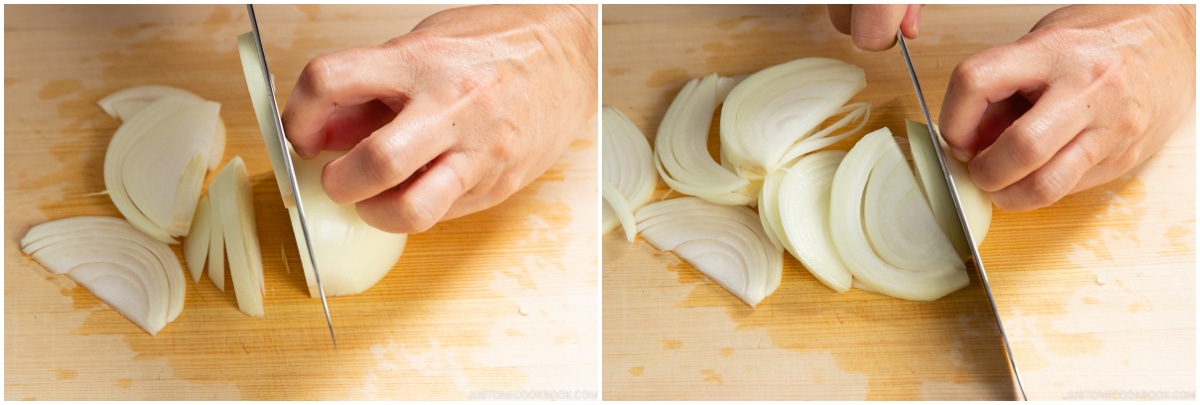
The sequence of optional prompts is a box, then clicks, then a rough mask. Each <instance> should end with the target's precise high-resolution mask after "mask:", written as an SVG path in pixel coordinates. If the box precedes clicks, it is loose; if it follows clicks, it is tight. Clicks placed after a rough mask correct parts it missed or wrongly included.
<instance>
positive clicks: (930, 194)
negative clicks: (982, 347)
mask: <svg viewBox="0 0 1200 405" xmlns="http://www.w3.org/2000/svg"><path fill="white" fill-rule="evenodd" d="M905 124H906V126H907V129H908V142H909V144H910V145H911V148H912V156H913V163H914V165H915V166H916V172H917V182H918V183H919V184H920V185H921V187H922V189H924V190H925V196H926V197H927V199H928V202H929V205H930V207H931V208H932V209H933V214H934V216H935V217H937V221H938V226H939V227H941V229H942V231H943V232H945V233H946V236H947V237H949V238H950V242H952V243H953V244H954V249H955V250H956V251H958V254H959V257H960V258H962V259H963V260H966V259H969V258H970V257H971V248H970V247H968V246H967V242H966V240H967V237H966V234H964V233H963V230H962V225H961V224H960V223H959V219H958V214H957V212H956V211H955V210H954V200H953V199H951V197H950V189H949V187H947V186H946V178H945V176H943V175H942V167H941V164H940V163H938V157H937V151H935V150H934V149H933V138H932V137H931V136H930V134H929V127H927V126H926V125H925V124H921V123H917V122H914V121H912V120H905ZM938 140H939V141H940V142H939V143H940V144H941V147H942V150H945V149H946V143H945V141H944V140H942V139H941V138H940V137H939V138H938ZM947 157H949V155H947ZM946 167H947V169H949V171H950V175H951V176H952V177H953V178H954V185H955V189H957V190H958V199H959V203H961V204H962V209H963V214H965V215H964V216H965V217H966V218H967V225H968V226H970V227H971V236H972V237H974V238H975V240H974V242H975V246H976V247H978V246H979V244H980V243H983V239H984V238H985V237H987V233H988V229H989V228H990V227H991V224H992V197H991V195H990V194H989V193H988V192H987V191H984V190H983V189H981V188H979V186H977V185H975V181H974V180H971V175H970V173H969V172H968V171H967V165H966V164H963V162H960V161H958V159H954V158H947V159H946Z"/></svg>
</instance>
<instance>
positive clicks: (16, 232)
mask: <svg viewBox="0 0 1200 405" xmlns="http://www.w3.org/2000/svg"><path fill="white" fill-rule="evenodd" d="M448 7H449V6H317V5H304V6H260V7H258V8H257V10H256V11H257V14H258V18H259V24H260V27H261V28H262V30H263V37H264V42H265V48H266V54H267V58H268V60H269V62H270V64H271V70H272V72H273V73H275V74H276V75H277V76H276V85H277V88H278V90H279V95H280V99H281V101H282V100H284V99H286V98H287V95H288V94H289V93H290V89H291V84H292V83H295V80H296V77H297V75H298V74H299V72H300V70H301V68H302V67H303V66H304V64H305V63H307V62H308V61H309V60H311V59H312V58H314V57H316V56H318V55H321V54H324V53H328V52H332V51H335V50H339V49H344V48H349V47H356V46H369V45H376V44H379V43H382V42H384V41H386V40H388V39H391V38H393V37H395V36H398V35H401V34H403V33H405V32H408V31H409V30H410V29H411V28H412V27H413V26H414V25H415V24H416V23H417V22H419V21H420V20H421V19H423V18H425V17H427V16H429V15H431V14H432V13H434V12H435V11H437V10H441V9H445V8H448ZM4 17H5V44H4V45H5V56H6V62H5V78H4V79H5V86H4V96H5V108H4V112H5V115H4V146H5V151H4V159H5V162H4V192H5V197H4V198H5V200H4V208H5V214H4V218H5V224H4V250H5V267H4V269H5V271H4V282H5V287H4V303H5V306H4V321H5V322H4V349H5V353H4V354H5V356H4V368H5V370H4V371H5V373H4V385H5V399H9V400H21V399H42V400H46V399H377V398H378V399H386V398H424V399H467V398H468V397H469V396H470V395H471V394H472V393H479V392H480V391H482V390H566V391H569V392H576V391H578V392H580V393H582V394H583V395H587V393H589V392H590V393H591V395H592V396H593V397H594V395H595V393H596V391H597V387H596V382H597V380H598V369H599V367H598V364H597V363H598V358H599V357H598V350H599V347H598V346H599V345H598V338H597V336H598V332H599V331H598V326H597V325H598V301H599V294H598V287H597V283H598V280H597V266H598V252H597V249H596V246H597V245H598V243H599V242H598V236H597V232H596V229H597V214H596V211H597V210H596V208H597V206H596V201H597V198H598V193H597V192H596V183H597V182H596V176H597V174H596V173H597V168H598V162H597V155H598V150H597V147H596V133H595V130H594V129H592V130H588V131H586V132H585V133H580V134H577V137H576V139H575V140H574V141H573V142H572V144H571V147H570V148H569V150H568V151H567V152H566V154H565V155H564V156H563V157H562V158H561V159H560V160H559V161H558V162H557V163H556V164H555V165H554V166H553V167H552V168H551V169H550V170H549V171H548V172H547V173H546V174H544V175H543V176H542V177H540V178H539V179H538V180H537V181H536V182H535V183H533V184H532V185H531V186H529V187H527V188H526V189H524V190H522V191H521V192H519V193H518V194H516V195H515V196H514V197H512V198H511V199H509V200H508V201H506V202H505V203H503V204H501V205H499V206H497V207H495V208H494V209H491V210H488V211H485V212H483V213H479V214H475V215H470V216H467V217H464V218H461V219H458V220H454V221H449V222H446V223H442V224H439V225H437V226H435V227H434V228H433V229H431V230H429V231H428V232H425V233H422V234H417V235H411V236H410V238H409V241H408V246H407V248H406V250H405V252H404V256H403V257H402V259H401V260H400V262H399V263H398V264H397V265H396V267H395V268H394V269H392V271H391V272H390V273H389V274H388V275H387V276H386V277H384V279H383V280H382V281H380V282H379V284H377V285H375V286H374V287H373V288H371V289H370V290H368V291H367V292H365V293H363V294H359V295H355V296H350V297H336V298H332V299H331V300H330V311H331V313H332V316H333V320H334V323H335V327H336V329H337V332H338V341H339V347H340V350H339V351H338V352H334V351H333V350H332V348H331V347H330V344H329V336H328V334H327V332H326V330H325V320H324V317H323V316H322V312H321V304H320V301H319V300H314V299H310V298H308V296H307V290H306V288H305V283H304V277H303V274H302V272H300V271H299V263H300V262H299V256H298V254H297V250H296V247H295V244H294V243H295V242H294V240H293V238H292V231H291V228H290V223H289V221H288V219H287V214H286V211H284V209H283V207H282V205H281V203H280V201H279V192H278V190H277V189H276V186H275V182H274V180H273V177H272V174H271V169H270V164H269V162H268V159H267V155H266V150H265V148H264V147H263V145H262V138H261V135H260V134H259V132H258V126H257V122H256V121H255V118H254V114H253V111H252V109H251V108H250V101H249V97H248V94H247V90H246V87H245V82H244V80H243V76H242V71H241V64H240V62H239V59H238V56H237V51H236V36H237V35H238V34H241V33H243V32H247V31H249V29H250V27H249V22H248V21H247V19H246V17H245V9H244V7H243V6H241V5H222V6H6V7H5V16H4ZM141 84H165V85H172V86H178V87H182V88H185V89H188V90H191V91H194V92H196V93H198V94H199V95H201V96H203V97H205V98H208V99H212V100H216V101H218V102H220V103H221V104H222V111H221V116H222V117H223V118H224V120H225V122H226V124H227V130H228V144H227V148H226V152H225V160H228V159H230V158H232V157H233V156H234V155H240V156H242V158H243V159H245V161H246V165H247V168H248V170H249V173H250V177H251V182H252V184H253V187H254V198H255V209H256V215H257V226H258V230H259V237H260V240H261V245H262V248H263V257H264V265H265V268H266V270H265V273H266V285H267V292H266V297H265V311H266V317H265V318H261V319H256V318H250V317H247V316H245V315H243V314H241V313H240V312H238V310H237V306H236V303H235V298H234V294H233V292H232V291H230V290H229V289H227V290H226V292H224V293H222V292H220V291H218V290H217V289H216V288H215V287H214V286H213V285H212V284H211V283H210V282H209V281H208V280H207V276H206V277H204V279H202V280H201V282H200V283H199V284H194V285H193V284H189V285H188V287H187V301H186V307H185V309H184V311H183V313H182V315H181V316H180V317H179V318H178V319H177V320H176V321H175V322H173V323H171V324H169V325H168V326H167V327H166V328H165V329H164V330H163V331H161V332H160V333H159V334H158V336H157V337H151V336H150V335H148V334H146V333H145V332H143V331H142V330H141V329H139V328H137V327H136V326H135V325H133V324H132V323H131V322H129V321H128V320H126V319H124V318H123V317H121V315H119V314H117V313H116V312H115V311H113V310H111V309H110V308H108V307H107V306H105V305H104V304H102V303H101V302H99V301H98V300H97V299H95V298H94V297H92V296H91V295H90V294H89V293H87V292H86V291H85V290H84V289H82V288H81V287H78V286H77V285H75V284H74V283H73V282H72V281H71V280H70V279H68V278H66V277H63V276H54V275H52V274H50V273H49V272H47V271H46V270H45V269H43V268H41V266H39V265H37V264H36V263H34V262H33V261H31V260H30V259H29V258H28V257H27V256H25V255H24V254H22V253H21V252H20V250H19V248H18V241H19V240H20V238H21V237H22V236H23V235H24V234H25V232H26V231H27V230H28V229H29V228H30V227H31V226H33V225H34V224H37V223H41V222H43V221H47V220H50V219H56V218H62V217H69V216H75V215H110V216H118V215H119V213H118V212H117V211H116V209H115V208H114V207H113V205H112V203H111V202H110V201H109V200H108V199H107V197H104V196H89V195H88V194H89V193H94V192H97V191H101V190H103V188H104V182H103V175H102V170H101V169H100V168H101V166H102V160H103V156H104V151H105V148H106V146H107V144H108V140H109V138H110V137H111V135H112V133H113V132H114V131H115V130H116V128H117V126H118V125H119V122H118V121H116V120H114V119H111V118H109V117H107V116H106V115H104V113H103V112H102V111H101V110H100V109H99V107H97V106H96V104H95V102H96V100H98V99H99V98H101V97H103V96H104V95H106V94H109V93H111V92H113V91H116V90H119V89H122V88H125V87H129V86H134V85H141ZM212 175H213V174H210V178H211V177H212ZM176 250H177V253H178V249H176ZM285 259H286V260H288V261H289V263H290V265H291V269H292V271H291V272H290V273H289V272H287V271H285V267H284V262H283V260H285Z"/></svg>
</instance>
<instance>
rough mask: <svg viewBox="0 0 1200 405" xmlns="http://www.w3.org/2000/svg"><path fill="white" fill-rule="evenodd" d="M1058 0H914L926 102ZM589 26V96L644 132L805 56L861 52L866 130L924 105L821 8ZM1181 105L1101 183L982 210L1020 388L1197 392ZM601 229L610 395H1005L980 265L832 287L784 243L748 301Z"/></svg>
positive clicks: (1067, 392)
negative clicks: (964, 63) (894, 291)
mask: <svg viewBox="0 0 1200 405" xmlns="http://www.w3.org/2000/svg"><path fill="white" fill-rule="evenodd" d="M1053 9H1054V7H1050V6H939V5H931V6H927V7H925V9H924V12H923V15H922V19H921V27H920V28H921V36H920V38H919V39H916V40H913V41H910V42H909V48H910V51H911V52H912V56H913V60H914V63H915V65H916V69H917V72H918V73H919V75H920V79H921V83H922V85H923V86H924V88H925V89H926V94H925V96H926V97H927V98H928V101H929V103H930V105H931V106H932V110H933V111H932V112H933V114H934V117H933V118H934V120H935V121H936V120H937V118H938V117H937V114H938V112H939V109H940V108H939V107H940V106H941V104H942V98H943V96H944V92H945V88H946V86H947V83H948V81H949V77H950V73H951V71H952V70H953V68H954V66H955V65H956V64H957V63H958V62H959V61H960V60H962V59H963V58H965V57H967V56H969V55H971V54H973V53H976V52H979V51H982V50H984V49H987V48H989V47H993V46H998V45H1002V44H1005V43H1011V42H1012V41H1014V40H1016V39H1017V38H1019V37H1020V36H1021V35H1023V34H1024V33H1026V32H1028V30H1029V28H1030V27H1032V26H1033V24H1034V23H1036V22H1037V21H1038V20H1039V19H1040V18H1041V17H1042V16H1044V15H1045V14H1046V13H1048V12H1049V11H1051V10H1053ZM602 32H603V51H602V52H603V69H602V83H603V104H604V105H606V106H614V107H617V108H620V109H621V110H622V111H623V112H624V113H625V114H626V115H628V116H629V117H630V118H631V119H632V120H633V121H634V123H636V124H637V125H638V127H639V128H640V129H641V130H642V131H643V132H644V133H645V134H646V136H647V137H648V138H650V139H651V140H652V139H653V138H654V134H655V131H656V130H657V128H658V125H659V121H660V120H661V119H662V117H663V115H664V113H665V112H666V109H667V107H668V106H669V105H670V102H671V100H672V99H673V98H674V97H675V94H676V93H677V92H678V91H679V89H681V88H682V87H683V85H684V83H685V82H686V81H687V80H688V79H690V78H693V77H699V76H702V75H705V74H708V73H711V72H717V73H720V74H722V75H726V76H733V75H741V74H748V73H753V72H755V71H758V70H760V69H763V68H765V67H768V66H772V65H775V64H778V63H782V62H786V61H789V60H793V59H796V58H800V57H806V56H824V57H832V58H837V59H841V60H844V61H847V62H850V63H853V64H856V65H859V66H861V67H862V68H863V69H865V70H866V74H867V83H868V85H867V88H866V89H865V90H863V91H862V92H861V93H859V94H858V95H857V96H856V97H855V98H854V99H853V100H851V101H870V102H871V103H872V105H873V109H872V112H871V119H870V120H869V122H868V124H867V126H866V129H865V130H863V131H862V133H865V132H867V130H873V129H877V128H879V127H883V126H886V127H888V128H890V129H891V130H892V132H893V133H896V134H903V133H904V119H905V118H910V119H919V117H920V109H919V106H918V105H917V102H916V97H915V95H914V94H913V91H912V87H911V84H910V82H909V78H908V76H907V72H906V70H905V68H904V65H903V59H902V57H901V55H900V52H899V50H897V49H892V50H890V51H887V52H864V51H858V50H855V49H853V46H852V45H851V42H850V39H849V37H846V36H843V35H841V34H839V33H837V32H836V31H835V30H834V29H833V28H832V26H831V25H830V23H829V20H828V17H827V16H826V14H825V9H824V7H821V6H743V5H731V6H618V5H606V6H605V7H604V14H603V31H602ZM1190 121H1191V122H1192V123H1191V124H1190V125H1185V128H1182V129H1181V130H1180V131H1179V132H1178V133H1177V134H1175V135H1174V136H1173V137H1172V138H1171V140H1170V141H1169V142H1168V143H1167V145H1166V146H1164V147H1163V149H1162V150H1161V151H1159V152H1158V153H1157V154H1155V156H1153V157H1152V158H1150V159H1149V160H1148V161H1147V162H1146V163H1145V164H1143V165H1142V166H1141V167H1139V168H1137V169H1135V170H1133V171H1131V172H1130V173H1129V174H1127V175H1125V176H1123V177H1121V178H1119V179H1117V180H1116V181H1114V182H1112V183H1110V184H1108V185H1105V186H1103V187H1099V188H1096V189H1093V190H1090V191H1087V192H1083V193H1079V194H1076V195H1073V196H1070V197H1067V198H1065V199H1063V200H1062V201H1060V202H1059V203H1057V204H1055V205H1053V206H1051V207H1048V208H1043V209H1040V210H1035V211H1030V212H1021V213H1014V212H1004V211H999V210H997V211H996V213H995V216H994V218H993V220H992V227H991V232H990V233H989V234H988V235H987V239H986V240H985V241H984V242H983V245H982V247H981V249H982V251H981V255H982V256H983V258H984V261H985V263H986V265H987V270H988V275H989V278H990V280H991V283H992V284H991V285H992V290H993V292H994V294H995V298H996V304H997V306H998V307H999V310H1000V316H1001V318H1002V319H1003V320H1004V322H1005V326H1006V328H1007V331H1008V337H1009V339H1010V341H1011V343H1012V349H1013V352H1014V355H1015V357H1016V363H1017V364H1018V365H1019V367H1020V370H1021V372H1022V377H1023V379H1024V383H1025V390H1026V392H1027V393H1028V395H1029V397H1030V398H1032V399H1064V398H1073V399H1099V398H1106V399H1108V398H1126V399H1144V398H1175V399H1184V398H1189V399H1190V398H1194V397H1195V389H1196V386H1195V379H1196V375H1195V353H1196V352H1195V341H1196V335H1195V325H1196V311H1195V308H1196V291H1195V290H1196V288H1195V285H1196V276H1195V270H1196V262H1195V228H1196V226H1195V219H1196V218H1195V197H1196V190H1195V182H1196V178H1195V168H1196V167H1195V124H1194V121H1195V117H1194V115H1193V116H1191V117H1190ZM711 134H712V136H714V137H715V136H716V134H717V131H716V130H715V128H714V129H713V130H712V131H711ZM860 137H861V134H859V135H855V136H852V137H851V139H850V140H848V141H846V142H842V143H839V144H836V145H833V146H832V147H833V148H836V149H848V148H849V147H850V146H852V144H853V142H854V141H856V140H857V139H859V138H860ZM665 191H666V186H665V185H664V184H663V183H662V182H660V183H659V188H658V196H661V195H664V194H665ZM674 195H677V194H674ZM658 196H656V198H657V197H658ZM602 245H603V253H602V263H603V278H602V286H603V309H604V310H603V363H604V367H603V397H604V398H605V399H718V400H721V399H729V400H731V399H901V400H903V399H1013V398H1015V397H1016V394H1015V389H1014V383H1013V381H1012V379H1011V374H1010V371H1009V366H1008V362H1007V360H1006V358H1005V355H1004V349H1003V346H1002V345H1001V342H1000V339H999V334H998V332H997V331H996V329H995V326H994V323H993V322H994V321H993V316H992V313H991V310H990V308H989V306H988V301H987V298H986V297H985V295H984V291H983V288H982V287H981V285H980V282H979V278H978V276H977V275H976V274H972V275H971V284H970V285H969V286H968V287H966V288H964V289H962V290H960V291H957V292H955V293H953V294H950V295H949V296H946V297H944V298H942V299H940V300H938V301H935V302H928V303H922V302H908V301H902V300H898V299H893V298H889V297H885V296H881V295H877V294H871V293H866V292H863V291H860V290H852V291H849V292H846V293H843V294H838V293H835V292H833V291H831V290H829V289H828V288H826V287H824V286H823V285H821V284H820V283H819V282H817V281H816V279H815V278H813V277H812V276H811V275H810V274H809V273H808V272H807V271H806V270H805V269H804V268H803V267H802V266H801V265H800V264H799V262H798V261H796V260H795V259H794V258H792V257H791V256H787V257H786V258H785V263H784V274H783V282H782V285H781V286H780V287H779V290H778V291H776V292H775V294H774V295H772V296H770V297H768V298H767V299H765V300H764V301H763V302H762V303H761V304H759V305H758V307H757V308H755V309H752V308H750V307H749V306H747V305H745V304H743V303H742V302H741V301H739V300H738V299H737V298H735V297H733V296H732V295H731V294H729V293H728V292H726V291H725V290H724V289H722V288H721V287H720V286H718V285H716V284H715V283H713V282H712V281H710V280H708V279H706V278H705V277H704V276H703V275H701V274H700V273H699V272H697V271H696V270H695V269H694V268H693V267H692V266H691V265H689V264H687V263H685V262H682V261H680V260H679V259H678V258H677V257H676V256H675V255H673V254H672V253H669V252H659V251H657V250H656V249H655V248H654V247H652V246H650V245H649V244H647V243H646V242H645V241H643V240H641V239H638V240H636V241H635V242H634V243H628V242H626V241H625V239H624V236H623V234H621V232H613V233H610V234H608V235H605V236H604V237H603V239H602Z"/></svg>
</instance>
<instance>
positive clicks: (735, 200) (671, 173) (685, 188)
mask: <svg viewBox="0 0 1200 405" xmlns="http://www.w3.org/2000/svg"><path fill="white" fill-rule="evenodd" d="M733 84H734V81H733V79H730V78H722V77H719V76H717V74H716V73H713V74H710V75H708V76H705V77H704V78H703V79H692V80H691V81H689V82H688V83H687V84H686V85H684V86H683V89H682V90H680V91H679V94H677V95H676V96H675V100H674V101H673V102H671V106H670V107H669V108H667V113H666V115H664V116H663V120H662V123H661V124H660V125H659V127H658V134H657V135H656V136H655V139H654V153H655V154H654V157H655V163H656V167H657V168H658V173H659V175H661V176H662V178H663V181H665V182H666V183H667V185H669V186H671V188H672V189H674V190H675V191H679V192H681V193H684V194H687V195H692V196H696V197H700V198H702V199H704V200H706V201H709V202H713V203H717V204H727V205H746V204H750V203H751V202H753V201H754V197H755V196H756V193H757V191H755V190H750V189H748V188H747V186H748V185H749V184H750V182H749V181H747V180H746V179H742V178H739V177H738V176H737V174H734V173H733V172H732V171H730V170H728V169H726V168H725V167H723V166H721V165H720V164H718V163H717V162H716V161H714V160H713V158H712V156H711V155H709V153H708V130H709V126H710V124H711V123H712V115H713V111H714V110H715V109H716V107H717V105H719V104H720V103H721V102H722V101H723V100H724V99H725V95H726V94H728V93H729V91H730V90H731V89H732V88H733Z"/></svg>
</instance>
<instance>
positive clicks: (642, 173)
mask: <svg viewBox="0 0 1200 405" xmlns="http://www.w3.org/2000/svg"><path fill="white" fill-rule="evenodd" d="M603 122H604V132H603V133H604V140H603V141H604V145H603V151H602V153H603V154H604V167H603V170H604V173H603V178H602V181H603V182H604V183H605V184H608V185H610V186H612V187H613V189H614V190H613V191H610V192H606V193H605V194H604V204H605V206H604V208H605V209H604V210H603V213H602V219H601V221H602V222H601V224H602V228H601V232H602V233H608V232H611V231H612V230H613V229H616V227H617V224H618V219H619V218H633V212H634V211H637V209H638V208H641V207H642V206H643V205H646V203H647V202H649V201H650V197H651V196H652V195H653V194H654V186H655V183H657V181H656V179H657V177H656V175H655V173H654V164H653V163H652V161H651V160H652V159H653V158H652V156H651V154H650V142H649V141H647V140H646V136H645V135H643V134H642V131H641V130H639V129H638V127H637V126H636V125H634V124H633V121H630V120H629V118H628V117H626V116H625V114H622V113H621V110H618V109H616V108H614V107H604V121H603ZM613 192H615V193H613ZM617 196H619V197H620V198H621V199H622V200H623V201H622V202H621V203H620V204H617V203H616V202H614V201H613V199H615V198H616V197H617ZM614 205H624V207H621V208H617V207H615V206H614ZM614 208H617V211H615V212H614V211H613V210H614ZM619 223H620V224H621V225H622V226H624V227H625V234H626V238H627V239H629V241H630V242H632V241H633V238H634V235H636V234H637V229H636V226H637V224H635V223H632V222H626V221H619Z"/></svg>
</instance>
